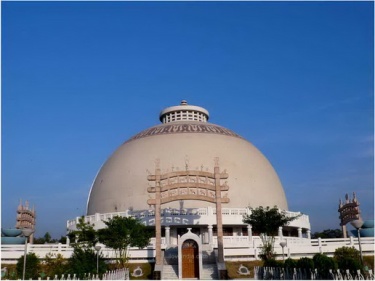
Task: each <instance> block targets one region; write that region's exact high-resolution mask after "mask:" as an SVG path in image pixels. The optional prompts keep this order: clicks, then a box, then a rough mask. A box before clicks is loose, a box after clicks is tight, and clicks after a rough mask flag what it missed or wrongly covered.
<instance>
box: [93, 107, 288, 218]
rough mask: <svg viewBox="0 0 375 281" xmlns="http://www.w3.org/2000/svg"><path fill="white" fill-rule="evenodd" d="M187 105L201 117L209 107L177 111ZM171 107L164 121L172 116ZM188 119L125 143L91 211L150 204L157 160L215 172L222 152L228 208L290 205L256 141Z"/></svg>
mask: <svg viewBox="0 0 375 281" xmlns="http://www.w3.org/2000/svg"><path fill="white" fill-rule="evenodd" d="M186 108H187V109H190V108H193V109H192V110H191V111H194V112H197V114H196V115H197V116H200V115H199V114H202V112H204V113H205V112H207V111H206V110H204V109H202V112H199V107H196V106H195V107H192V106H188V105H180V106H174V107H171V109H173V110H174V111H173V112H172V113H174V112H183V111H184V110H185V109H186ZM203 110H204V111H203ZM165 111H166V110H164V111H163V112H164V113H163V114H162V115H161V116H163V117H160V119H162V120H163V119H166V118H168V117H169V116H168V111H166V112H167V113H165ZM165 115H166V116H165ZM172 115H173V114H172ZM181 115H182V114H180V116H181ZM207 115H208V112H207ZM172 118H173V116H172ZM172 118H170V119H172ZM177 118H178V117H176V119H177ZM185 118H186V119H187V120H181V118H180V119H178V120H179V121H169V122H167V123H164V124H162V125H158V126H155V127H152V128H150V129H147V130H145V131H143V132H141V133H139V134H137V135H136V136H134V137H133V138H131V139H130V140H128V141H126V142H125V143H124V144H122V145H121V146H120V147H119V148H118V149H117V150H116V151H115V152H114V153H113V154H112V156H111V157H110V158H109V159H108V160H107V162H106V163H105V164H104V165H103V167H102V168H101V169H100V171H99V173H98V175H97V177H96V179H95V182H94V184H93V186H92V188H91V191H90V196H89V200H88V205H87V214H88V215H93V214H95V213H109V212H122V211H125V210H127V209H129V208H130V209H133V210H147V209H149V206H148V205H147V200H148V199H149V194H148V193H147V187H148V184H149V183H148V181H147V176H148V175H149V174H150V173H153V172H154V170H155V161H157V160H158V161H160V168H161V171H162V173H166V172H168V171H169V172H170V171H177V170H185V169H188V170H202V171H209V172H212V171H213V168H214V159H215V158H216V157H218V158H219V161H220V167H221V169H223V170H226V172H227V173H228V174H229V178H228V180H227V184H228V185H229V187H230V188H229V191H228V193H227V195H226V196H228V198H230V202H229V203H228V204H226V205H225V207H232V208H245V207H249V206H250V207H258V206H274V205H276V206H278V207H279V208H281V209H284V210H287V209H288V204H287V200H286V197H285V194H284V190H283V187H282V185H281V183H280V180H279V178H278V176H277V174H276V172H275V170H274V169H273V167H272V165H271V164H270V162H269V161H268V160H267V159H266V157H265V156H264V155H263V154H262V153H261V152H260V151H259V150H258V149H257V148H256V147H255V146H254V145H252V144H251V143H250V142H248V141H247V140H245V139H243V138H242V137H240V136H239V135H237V134H236V133H234V132H232V131H230V130H228V129H226V128H223V127H221V126H218V125H214V124H210V123H208V122H201V121H193V120H188V118H189V117H188V115H187V116H186V117H185ZM191 118H194V116H193V117H191ZM172 120H174V119H172ZM200 120H201V119H200ZM224 196H225V194H224ZM180 204H181V203H180V202H173V203H170V204H168V205H166V206H164V207H171V208H180V207H181V206H180ZM212 205H213V204H210V203H206V202H202V201H185V202H183V208H201V207H206V206H212Z"/></svg>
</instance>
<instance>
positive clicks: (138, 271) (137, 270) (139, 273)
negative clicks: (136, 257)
mask: <svg viewBox="0 0 375 281" xmlns="http://www.w3.org/2000/svg"><path fill="white" fill-rule="evenodd" d="M131 275H132V276H133V277H141V276H143V271H142V268H140V267H139V266H138V267H137V268H135V269H134V271H133V273H132V274H131Z"/></svg>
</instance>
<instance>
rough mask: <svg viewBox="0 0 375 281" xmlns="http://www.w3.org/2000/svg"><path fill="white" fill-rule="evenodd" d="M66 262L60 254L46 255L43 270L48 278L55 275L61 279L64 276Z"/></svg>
mask: <svg viewBox="0 0 375 281" xmlns="http://www.w3.org/2000/svg"><path fill="white" fill-rule="evenodd" d="M67 263H68V261H67V260H66V259H65V258H64V257H63V256H62V255H61V254H57V255H56V254H51V253H48V254H46V256H45V259H44V270H45V274H46V276H48V277H51V278H54V277H55V275H57V276H59V277H61V275H62V274H65V272H66V270H67V269H68V267H67Z"/></svg>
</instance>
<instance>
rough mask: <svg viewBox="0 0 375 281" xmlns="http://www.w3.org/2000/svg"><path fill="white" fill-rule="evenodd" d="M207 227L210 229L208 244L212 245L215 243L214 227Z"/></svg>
mask: <svg viewBox="0 0 375 281" xmlns="http://www.w3.org/2000/svg"><path fill="white" fill-rule="evenodd" d="M207 227H208V244H210V245H212V243H213V232H212V225H209V226H207Z"/></svg>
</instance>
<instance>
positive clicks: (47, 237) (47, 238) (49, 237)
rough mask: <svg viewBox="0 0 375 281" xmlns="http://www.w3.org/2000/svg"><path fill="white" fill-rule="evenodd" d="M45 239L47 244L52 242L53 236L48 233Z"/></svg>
mask: <svg viewBox="0 0 375 281" xmlns="http://www.w3.org/2000/svg"><path fill="white" fill-rule="evenodd" d="M43 238H44V241H46V243H50V242H51V234H49V232H46V234H44V236H43Z"/></svg>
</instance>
